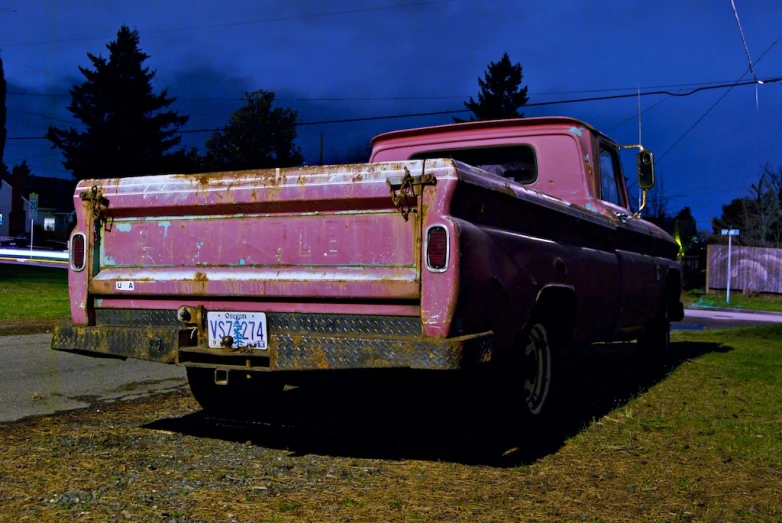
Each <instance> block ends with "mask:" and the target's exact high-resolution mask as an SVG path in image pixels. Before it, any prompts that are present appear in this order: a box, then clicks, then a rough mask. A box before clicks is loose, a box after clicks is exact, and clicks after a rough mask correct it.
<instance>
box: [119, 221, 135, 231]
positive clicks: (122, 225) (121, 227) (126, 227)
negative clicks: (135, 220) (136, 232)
mask: <svg viewBox="0 0 782 523" xmlns="http://www.w3.org/2000/svg"><path fill="white" fill-rule="evenodd" d="M114 228H115V229H117V230H118V231H119V232H130V230H131V229H132V228H133V226H132V225H130V224H129V223H118V224H116V225H114Z"/></svg>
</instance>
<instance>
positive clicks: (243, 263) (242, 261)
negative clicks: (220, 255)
mask: <svg viewBox="0 0 782 523" xmlns="http://www.w3.org/2000/svg"><path fill="white" fill-rule="evenodd" d="M246 263H247V262H245V261H244V258H241V259H240V260H239V265H245V264H246Z"/></svg>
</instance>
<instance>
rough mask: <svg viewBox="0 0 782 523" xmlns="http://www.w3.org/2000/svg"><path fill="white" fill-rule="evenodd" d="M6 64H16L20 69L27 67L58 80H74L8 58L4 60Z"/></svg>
mask: <svg viewBox="0 0 782 523" xmlns="http://www.w3.org/2000/svg"><path fill="white" fill-rule="evenodd" d="M3 62H4V63H9V64H14V65H18V66H20V67H26V68H27V69H31V70H33V71H38V72H39V73H43V74H48V75H49V76H54V77H56V78H62V79H63V80H69V81H70V80H72V79H71V78H66V77H65V76H60V75H59V74H55V73H53V72H51V71H46V70H45V69H38V68H37V67H33V66H32V65H27V64H23V63H22V62H17V61H15V60H9V59H8V58H3Z"/></svg>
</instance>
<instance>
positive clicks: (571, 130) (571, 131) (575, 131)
mask: <svg viewBox="0 0 782 523" xmlns="http://www.w3.org/2000/svg"><path fill="white" fill-rule="evenodd" d="M581 129H583V127H582V128H581ZM581 129H578V128H577V127H576V126H575V125H574V126H573V127H571V128H570V129H568V131H569V132H570V133H572V134H575V135H576V136H583V133H582V132H581Z"/></svg>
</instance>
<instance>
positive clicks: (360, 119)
mask: <svg viewBox="0 0 782 523" xmlns="http://www.w3.org/2000/svg"><path fill="white" fill-rule="evenodd" d="M780 81H782V77H773V78H768V79H766V80H763V82H764V83H768V84H771V83H776V82H780ZM754 83H755V82H754V81H747V82H735V83H733V84H722V85H712V86H705V87H698V88H696V89H692V90H690V91H688V92H684V93H682V92H678V93H674V92H670V91H647V92H643V93H640V94H616V95H610V96H593V97H589V98H570V99H566V100H552V101H548V102H535V103H528V104H525V105H524V107H543V106H548V105H562V104H571V103H584V102H596V101H603V100H617V99H621V98H630V97H636V96H654V95H668V96H676V97H685V96H691V95H693V94H695V93H698V92H700V91H705V90H711V89H724V88H730V89H733V88H734V87H737V86H741V85H751V84H754ZM468 112H470V110H469V109H456V110H451V111H429V112H423V113H407V114H392V115H382V116H364V117H356V118H342V119H336V120H321V121H315V122H299V123H297V124H296V125H297V126H299V127H305V126H310V125H329V124H339V123H353V122H369V121H376V120H394V119H400V118H418V117H422V116H442V115H450V114H461V113H468ZM221 129H222V128H210V129H188V130H184V131H177V134H194V133H207V132H214V131H219V130H221ZM42 139H46V138H45V137H37V136H18V137H9V138H7V139H6V140H9V141H10V140H42ZM658 161H659V160H658Z"/></svg>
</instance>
